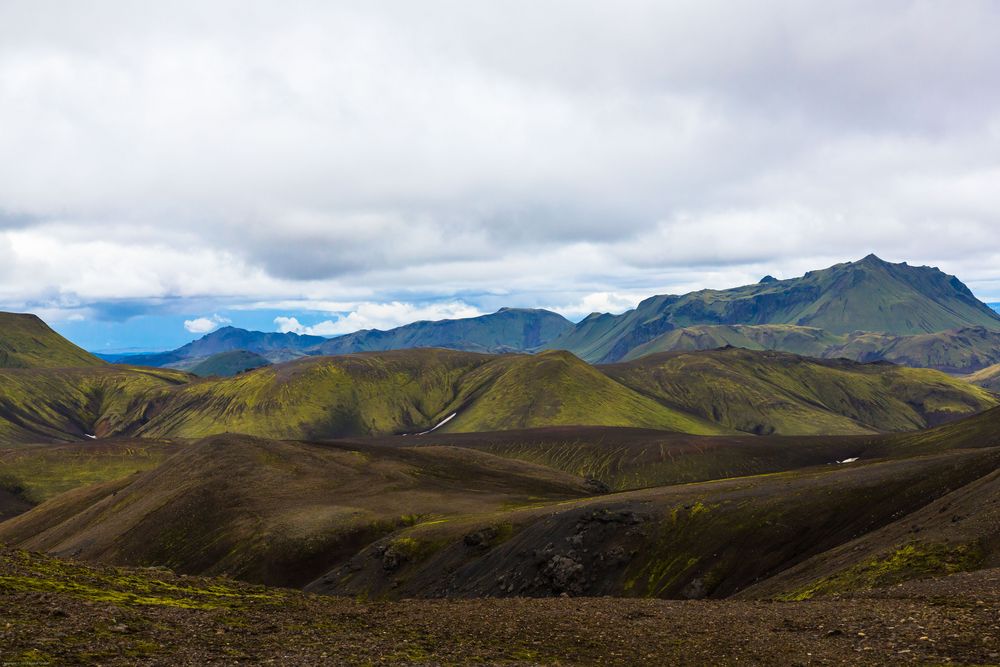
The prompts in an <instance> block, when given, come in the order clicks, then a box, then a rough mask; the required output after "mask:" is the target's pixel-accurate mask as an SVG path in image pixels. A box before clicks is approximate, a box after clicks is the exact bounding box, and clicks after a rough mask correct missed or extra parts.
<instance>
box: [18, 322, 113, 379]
mask: <svg viewBox="0 0 1000 667" xmlns="http://www.w3.org/2000/svg"><path fill="white" fill-rule="evenodd" d="M103 365H105V364H104V362H103V361H101V360H100V359H98V358H97V357H95V356H94V355H92V354H90V353H89V352H87V351H86V350H83V349H81V348H79V347H77V346H76V345H74V344H73V343H71V342H69V341H68V340H66V339H65V338H63V337H62V336H60V335H59V334H57V333H56V332H55V331H53V330H52V329H51V328H49V326H48V325H47V324H45V322H43V321H42V320H41V319H39V318H38V317H36V316H35V315H28V314H21V313H0V368H69V367H76V366H103Z"/></svg>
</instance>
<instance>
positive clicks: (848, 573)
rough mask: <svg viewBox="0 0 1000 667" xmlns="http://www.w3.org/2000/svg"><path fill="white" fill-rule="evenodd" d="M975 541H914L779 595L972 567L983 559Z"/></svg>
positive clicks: (808, 594) (809, 594) (806, 594)
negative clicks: (950, 542) (960, 542)
mask: <svg viewBox="0 0 1000 667" xmlns="http://www.w3.org/2000/svg"><path fill="white" fill-rule="evenodd" d="M983 557H984V556H983V551H982V548H981V547H980V546H979V545H978V544H954V545H952V544H922V543H918V542H913V543H910V544H907V545H905V546H902V547H899V548H898V549H896V550H895V551H893V552H892V553H890V554H888V555H885V556H882V557H879V558H875V559H872V560H870V561H868V562H865V563H860V564H858V565H855V566H853V567H851V568H848V569H847V570H844V571H842V572H838V573H837V574H835V575H833V576H830V577H825V578H823V579H820V580H819V581H817V582H815V583H813V584H810V585H809V586H807V587H805V588H803V589H800V590H798V591H795V592H793V593H790V594H788V595H785V596H782V598H781V599H784V600H808V599H809V598H813V597H816V596H822V595H831V594H834V593H842V592H846V591H852V590H860V589H866V588H878V587H881V586H891V585H892V584H896V583H899V582H901V581H906V580H909V579H921V578H927V577H933V576H940V575H948V574H954V573H956V572H965V571H968V570H974V569H976V567H978V566H979V564H980V563H981V562H982V560H983Z"/></svg>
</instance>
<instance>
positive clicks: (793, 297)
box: [545, 255, 1000, 363]
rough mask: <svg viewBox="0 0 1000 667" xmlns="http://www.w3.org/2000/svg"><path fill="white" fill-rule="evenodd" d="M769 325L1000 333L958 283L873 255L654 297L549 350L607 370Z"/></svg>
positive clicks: (595, 318) (598, 318)
mask: <svg viewBox="0 0 1000 667" xmlns="http://www.w3.org/2000/svg"><path fill="white" fill-rule="evenodd" d="M762 324H785V325H796V326H802V327H812V328H816V329H822V330H824V331H826V332H829V333H832V334H849V333H851V332H854V331H870V332H879V333H887V334H894V335H913V334H922V333H936V332H940V331H946V330H948V329H956V328H962V327H986V328H988V329H991V330H1000V315H998V314H997V313H996V312H995V311H994V310H992V309H991V308H989V307H988V306H987V305H986V304H984V303H982V302H981V301H979V300H978V299H976V298H975V296H973V294H972V292H970V291H969V289H968V288H967V287H966V286H965V285H964V284H962V283H961V282H960V281H959V280H958V279H957V278H955V277H954V276H950V275H947V274H945V273H943V272H941V271H939V270H938V269H936V268H931V267H912V266H909V265H907V264H905V263H903V264H890V263H888V262H885V261H882V260H881V259H879V258H878V257H875V256H874V255H869V256H868V257H866V258H864V259H862V260H860V261H857V262H847V263H844V264H837V265H835V266H832V267H830V268H828V269H824V270H821V271H810V272H809V273H806V274H805V275H804V276H802V277H801V278H793V279H789V280H774V279H769V280H764V281H762V282H760V283H757V284H755V285H747V286H745V287H737V288H733V289H728V290H701V291H698V292H692V293H690V294H685V295H682V296H672V295H671V296H654V297H651V298H649V299H646V300H645V301H643V302H642V303H640V304H639V306H638V307H637V308H635V309H634V310H630V311H628V312H626V313H623V314H622V315H618V316H610V315H597V314H595V315H591V316H589V317H588V318H586V319H584V320H583V321H582V322H580V324H578V325H577V326H576V327H575V328H574V329H573V330H572V331H569V332H567V333H565V334H563V335H562V336H560V337H559V338H557V339H555V340H553V341H551V342H549V343H547V344H546V345H545V347H547V348H552V349H559V348H561V349H567V350H570V351H572V352H574V353H575V354H577V355H578V356H580V357H581V358H583V359H586V360H587V361H591V362H599V363H605V362H613V361H618V360H621V359H624V358H625V357H626V356H628V355H629V353H630V352H631V351H632V350H634V349H635V348H638V347H639V346H642V345H645V344H647V343H649V342H650V341H652V340H653V339H655V338H657V337H659V336H661V335H663V334H666V333H668V332H671V331H674V330H676V329H683V328H685V327H692V326H700V325H762Z"/></svg>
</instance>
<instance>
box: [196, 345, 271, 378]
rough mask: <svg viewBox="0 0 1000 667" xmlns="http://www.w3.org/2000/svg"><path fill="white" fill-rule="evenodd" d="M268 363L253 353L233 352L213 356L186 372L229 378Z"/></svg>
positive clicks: (200, 375)
mask: <svg viewBox="0 0 1000 667" xmlns="http://www.w3.org/2000/svg"><path fill="white" fill-rule="evenodd" d="M270 363H271V362H270V361H268V360H267V359H266V358H264V357H262V356H261V355H259V354H256V353H255V352H247V351H246V350H233V351H232V352H219V353H218V354H213V355H212V356H210V357H208V358H206V359H204V360H202V361H199V362H198V363H197V364H195V365H194V366H192V367H191V368H189V369H187V370H188V372H190V373H193V374H195V375H197V376H198V377H211V376H216V377H230V376H233V375H237V374H239V373H244V372H246V371H252V370H253V369H255V368H260V367H261V366H268V365H270Z"/></svg>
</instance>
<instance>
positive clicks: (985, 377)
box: [963, 364, 1000, 393]
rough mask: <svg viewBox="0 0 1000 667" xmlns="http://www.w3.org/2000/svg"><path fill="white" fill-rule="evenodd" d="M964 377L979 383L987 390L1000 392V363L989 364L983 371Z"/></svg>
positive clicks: (973, 382)
mask: <svg viewBox="0 0 1000 667" xmlns="http://www.w3.org/2000/svg"><path fill="white" fill-rule="evenodd" d="M963 379H964V380H966V381H968V382H971V383H972V384H975V385H979V386H980V387H982V388H983V389H986V390H987V391H992V392H994V393H1000V364H994V365H992V366H988V367H987V368H984V369H983V370H981V371H978V372H976V373H972V374H971V375H967V376H965V377H964V378H963Z"/></svg>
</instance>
